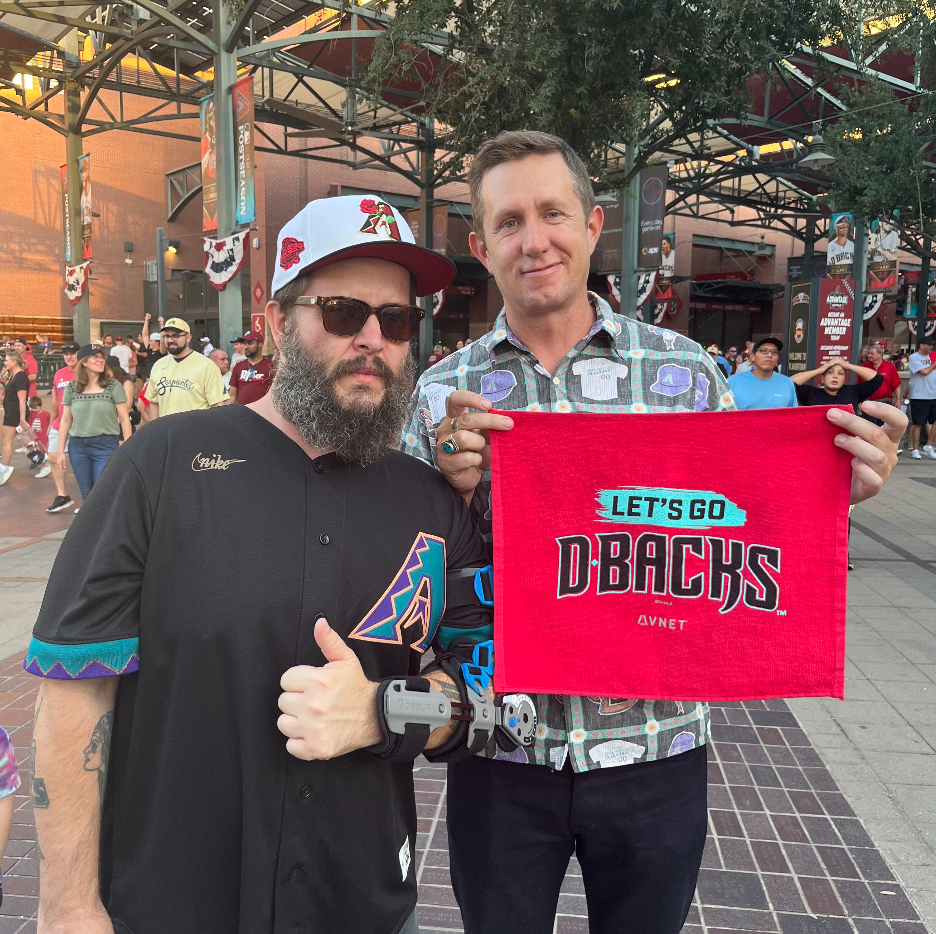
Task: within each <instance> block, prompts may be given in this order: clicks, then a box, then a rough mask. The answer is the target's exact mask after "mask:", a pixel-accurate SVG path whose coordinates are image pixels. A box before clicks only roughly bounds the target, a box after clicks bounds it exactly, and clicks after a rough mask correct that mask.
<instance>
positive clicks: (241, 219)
mask: <svg viewBox="0 0 936 934" xmlns="http://www.w3.org/2000/svg"><path fill="white" fill-rule="evenodd" d="M231 98H232V100H233V103H234V126H235V132H236V134H237V135H236V138H235V148H236V151H237V201H236V214H235V222H236V223H238V224H250V223H253V221H255V220H256V219H257V205H256V201H255V198H254V91H253V75H247V76H246V77H244V78H241V79H240V80H239V81H236V82H235V83H234V84H233V85H232V86H231Z"/></svg>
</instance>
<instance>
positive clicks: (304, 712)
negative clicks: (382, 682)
mask: <svg viewBox="0 0 936 934" xmlns="http://www.w3.org/2000/svg"><path fill="white" fill-rule="evenodd" d="M315 641H316V642H317V643H318V647H319V648H320V649H321V650H322V654H323V655H324V656H325V661H326V662H327V664H325V665H323V666H322V667H321V668H316V667H315V666H314V665H297V666H296V667H295V668H290V669H289V670H288V671H287V672H286V673H285V674H284V675H283V677H282V678H281V679H280V687H281V688H282V689H283V693H282V694H280V697H279V709H280V710H281V711H282V714H281V715H280V717H279V719H278V720H277V721H276V725H277V727H278V728H279V731H280V732H281V733H282V734H283V735H284V736H287V737H289V738H288V739H287V740H286V750H287V752H289V753H290V754H292V755H294V756H296V758H298V759H334V758H335V757H336V756H343V755H344V754H345V753H348V752H353V751H354V750H355V749H363V748H364V747H365V746H372V745H373V744H374V743H378V742H380V728H379V727H378V725H377V709H376V697H377V685H376V684H375V683H374V682H373V681H369V680H368V679H367V676H366V675H365V674H364V670H363V669H362V668H361V663H360V661H359V660H358V657H357V655H355V654H354V652H353V651H352V650H351V649H350V648H349V647H348V645H347V644H346V643H345V642H344V641H343V640H342V638H341V636H339V635H338V633H336V632H335V631H334V630H333V629H332V628H331V626H329V625H328V622H327V621H326V620H324V619H320V620H319V621H318V622H317V623H316V624H315Z"/></svg>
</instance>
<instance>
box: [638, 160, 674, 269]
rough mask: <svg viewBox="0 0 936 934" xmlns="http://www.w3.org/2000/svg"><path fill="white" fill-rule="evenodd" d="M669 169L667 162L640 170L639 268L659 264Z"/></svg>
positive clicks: (653, 267) (652, 267) (654, 267)
mask: <svg viewBox="0 0 936 934" xmlns="http://www.w3.org/2000/svg"><path fill="white" fill-rule="evenodd" d="M666 171H667V170H666V166H665V165H655V166H652V167H651V168H647V169H644V170H643V171H642V172H641V173H640V205H639V208H638V218H639V222H640V232H639V235H638V241H637V256H638V258H637V267H638V269H656V268H657V266H659V265H660V259H661V254H662V241H663V215H664V214H665V213H666Z"/></svg>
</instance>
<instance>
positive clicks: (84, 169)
mask: <svg viewBox="0 0 936 934" xmlns="http://www.w3.org/2000/svg"><path fill="white" fill-rule="evenodd" d="M78 174H79V177H80V178H81V259H82V261H84V260H88V259H91V256H92V249H91V211H92V208H91V156H90V155H89V154H88V153H85V154H84V155H83V156H79V157H78Z"/></svg>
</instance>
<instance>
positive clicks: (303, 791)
mask: <svg viewBox="0 0 936 934" xmlns="http://www.w3.org/2000/svg"><path fill="white" fill-rule="evenodd" d="M299 797H300V798H311V797H312V789H311V788H310V787H309V786H308V785H303V786H302V787H301V788H300V789H299Z"/></svg>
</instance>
